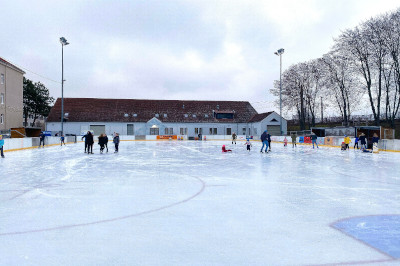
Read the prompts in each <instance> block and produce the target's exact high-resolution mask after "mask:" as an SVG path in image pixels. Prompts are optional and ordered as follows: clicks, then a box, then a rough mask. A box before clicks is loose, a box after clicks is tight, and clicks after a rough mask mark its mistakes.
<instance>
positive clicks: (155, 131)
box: [150, 127, 159, 135]
mask: <svg viewBox="0 0 400 266" xmlns="http://www.w3.org/2000/svg"><path fill="white" fill-rule="evenodd" d="M158 133H159V129H158V128H153V127H152V128H150V135H158Z"/></svg>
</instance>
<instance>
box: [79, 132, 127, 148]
mask: <svg viewBox="0 0 400 266" xmlns="http://www.w3.org/2000/svg"><path fill="white" fill-rule="evenodd" d="M83 139H85V153H86V152H87V153H88V154H93V144H94V138H93V134H92V132H90V131H88V132H87V133H86V134H85V135H84V136H83V137H82V140H83ZM119 142H120V140H119V134H118V133H115V132H114V137H113V143H114V147H115V151H114V153H117V152H118V147H119ZM98 144H99V145H100V153H103V152H104V149H106V151H107V152H108V137H107V135H106V134H105V133H103V134H100V136H99V137H98Z"/></svg>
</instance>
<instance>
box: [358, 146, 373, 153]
mask: <svg viewBox="0 0 400 266" xmlns="http://www.w3.org/2000/svg"><path fill="white" fill-rule="evenodd" d="M361 151H362V152H368V153H372V152H373V151H371V150H368V149H367V148H365V147H363V146H362V145H361Z"/></svg>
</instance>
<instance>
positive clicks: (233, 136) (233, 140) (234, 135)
mask: <svg viewBox="0 0 400 266" xmlns="http://www.w3.org/2000/svg"><path fill="white" fill-rule="evenodd" d="M236 139H237V135H236V133H235V132H233V134H232V144H233V143H234V142H235V144H236Z"/></svg>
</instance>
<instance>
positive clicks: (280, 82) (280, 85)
mask: <svg viewBox="0 0 400 266" xmlns="http://www.w3.org/2000/svg"><path fill="white" fill-rule="evenodd" d="M284 52H285V49H283V48H281V49H279V50H278V51H276V52H275V54H276V55H277V56H279V58H280V74H279V115H280V120H279V121H280V123H279V128H280V131H281V136H282V134H283V132H282V54H283V53H284Z"/></svg>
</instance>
